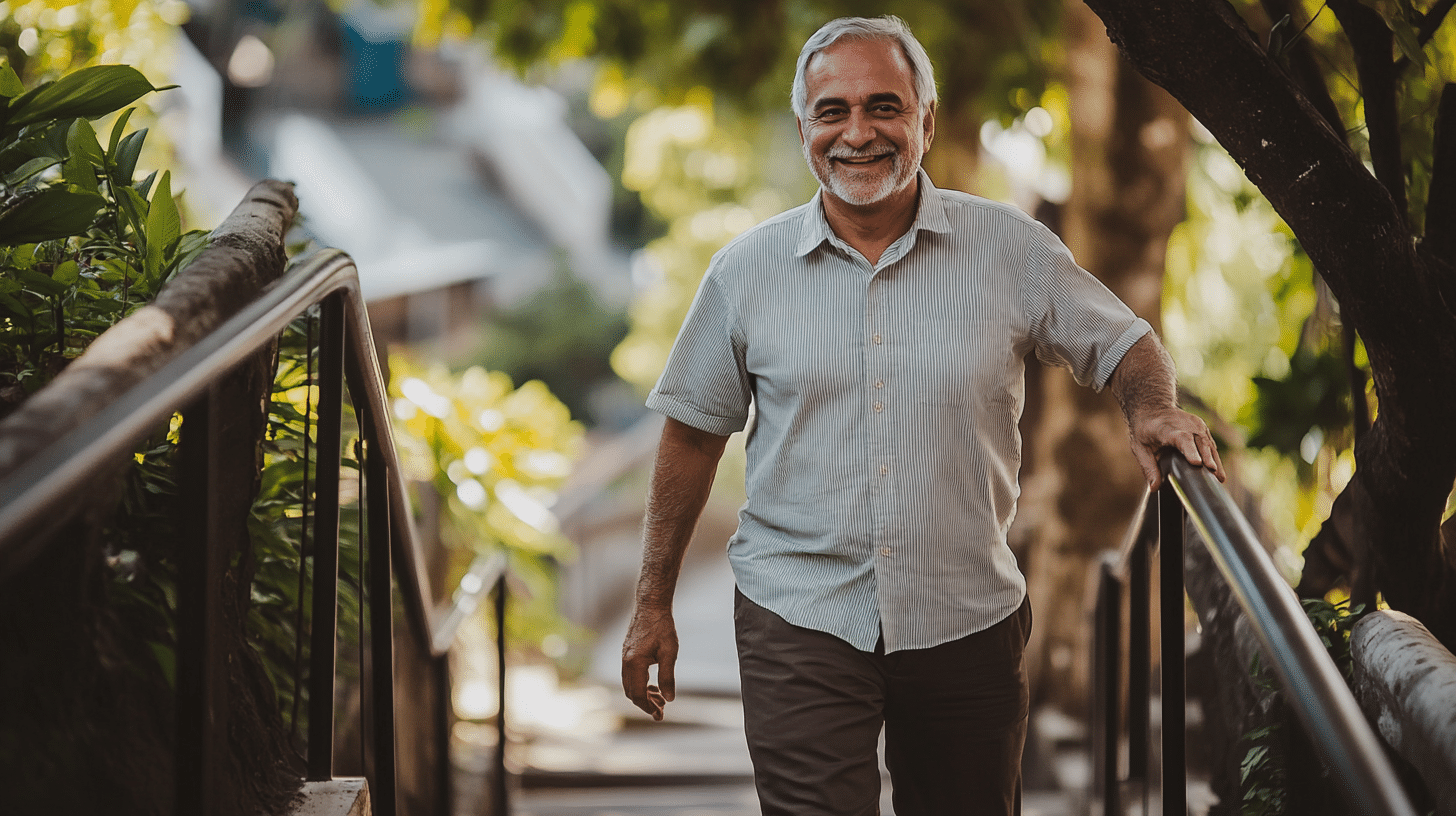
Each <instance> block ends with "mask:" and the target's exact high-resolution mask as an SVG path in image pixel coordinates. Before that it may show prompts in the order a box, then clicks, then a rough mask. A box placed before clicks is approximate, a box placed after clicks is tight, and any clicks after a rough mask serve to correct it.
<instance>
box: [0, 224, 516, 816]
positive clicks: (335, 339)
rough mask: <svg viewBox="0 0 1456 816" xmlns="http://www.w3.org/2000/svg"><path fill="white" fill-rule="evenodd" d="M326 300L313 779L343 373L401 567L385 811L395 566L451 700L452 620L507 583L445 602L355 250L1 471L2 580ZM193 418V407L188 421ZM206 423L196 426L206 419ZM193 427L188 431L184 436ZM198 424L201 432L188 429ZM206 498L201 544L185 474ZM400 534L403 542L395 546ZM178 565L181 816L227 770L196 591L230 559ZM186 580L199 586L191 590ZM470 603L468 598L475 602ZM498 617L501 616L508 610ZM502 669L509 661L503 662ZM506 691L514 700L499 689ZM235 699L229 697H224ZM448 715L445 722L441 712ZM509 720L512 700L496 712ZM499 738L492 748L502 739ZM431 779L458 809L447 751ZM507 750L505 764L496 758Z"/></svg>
mask: <svg viewBox="0 0 1456 816" xmlns="http://www.w3.org/2000/svg"><path fill="white" fill-rule="evenodd" d="M315 304H321V307H320V309H321V335H322V336H321V338H320V341H319V371H320V378H319V380H320V381H319V406H318V416H319V420H318V422H319V428H318V438H319V451H318V461H319V462H320V463H322V464H321V466H320V467H319V468H318V484H317V489H316V495H317V496H318V499H317V507H316V511H315V513H314V518H313V521H314V553H315V555H314V571H313V572H314V589H313V599H314V600H313V623H312V632H313V640H312V649H311V652H310V660H311V663H310V671H309V716H308V723H309V733H308V778H309V779H310V780H327V779H330V778H331V777H332V766H333V742H334V740H333V725H334V720H333V701H334V674H335V671H334V670H335V630H336V625H335V621H336V611H337V581H338V540H339V499H338V495H339V493H338V488H339V484H338V481H339V469H338V467H337V466H334V465H331V464H328V463H330V462H338V461H339V460H340V456H341V453H342V452H341V451H340V450H339V440H340V431H341V417H342V410H343V402H342V400H343V384H344V381H345V379H347V382H348V385H349V390H350V394H351V396H352V399H353V401H354V404H355V412H356V415H357V417H358V422H359V427H360V430H361V432H362V435H363V437H364V453H365V459H364V461H363V462H362V463H361V468H362V470H363V472H364V478H365V484H366V485H367V487H366V490H365V495H364V497H363V499H364V501H366V502H367V506H368V507H369V508H370V510H369V512H368V515H367V529H366V530H365V531H364V534H366V536H367V542H368V558H369V562H370V563H371V564H376V565H392V567H393V569H392V570H391V569H389V568H385V569H375V570H372V571H371V582H370V589H369V593H368V595H369V597H370V598H371V599H372V600H371V603H370V629H371V633H372V642H371V649H372V650H373V654H374V660H373V669H374V671H373V677H372V682H373V688H374V694H373V696H374V700H375V707H374V710H373V712H372V720H373V727H374V728H373V736H374V750H373V761H374V768H373V771H374V777H373V778H372V779H371V786H372V791H371V794H372V795H371V799H372V801H373V804H374V807H375V809H376V812H379V813H381V814H386V815H389V814H393V813H394V812H395V800H396V790H395V754H394V742H395V739H394V737H395V734H394V713H393V706H394V681H393V667H394V660H393V625H392V619H391V610H392V604H390V602H389V598H390V597H391V578H392V577H393V576H392V573H393V572H397V573H398V574H399V577H400V578H401V580H400V582H399V583H400V585H401V586H402V588H403V590H404V592H405V595H406V600H407V603H406V604H405V607H406V609H407V610H408V612H409V614H408V619H409V620H410V622H411V625H413V626H414V627H416V630H417V633H418V635H419V637H420V638H422V640H423V642H424V643H426V644H428V646H429V649H430V652H431V655H432V656H433V658H434V659H435V662H436V669H437V675H436V676H437V678H438V679H440V681H441V683H440V686H441V688H442V690H443V693H444V695H445V696H444V699H445V700H447V701H448V682H449V681H448V674H443V672H447V671H448V667H447V666H446V663H445V661H444V659H443V658H444V655H445V653H446V652H447V651H448V650H449V648H450V644H451V642H452V641H453V639H454V632H455V628H456V627H457V626H458V625H459V624H460V622H461V620H462V619H463V618H464V616H465V613H467V612H468V611H469V609H473V608H474V606H475V604H476V603H477V602H478V600H477V598H478V595H479V594H480V592H481V591H482V590H483V589H484V588H489V587H492V586H494V587H495V588H496V590H497V601H496V607H497V612H498V613H499V612H500V611H501V610H502V609H503V603H504V594H503V593H504V574H505V559H504V558H503V557H502V556H499V555H497V556H495V557H489V558H484V559H479V560H477V562H476V564H474V565H472V568H471V570H470V572H469V573H468V575H467V576H466V579H465V580H464V581H462V587H461V589H460V590H459V591H457V592H455V593H454V598H453V601H452V602H449V603H445V604H441V605H438V606H437V604H436V601H435V599H434V597H433V595H432V593H431V588H430V584H429V580H428V578H427V575H426V571H425V562H424V554H423V550H422V548H421V546H420V543H419V540H418V535H417V533H416V531H415V529H414V523H413V516H412V515H411V513H410V509H409V499H408V493H407V491H406V485H405V481H404V475H403V472H402V471H401V469H400V466H399V456H398V452H397V451H396V449H395V445H394V439H393V437H392V435H391V432H390V425H389V410H388V401H387V398H386V394H385V387H384V380H383V377H382V375H381V373H380V369H379V364H378V358H377V357H376V354H375V348H374V341H373V338H372V336H371V334H370V331H369V318H368V314H367V312H366V310H365V307H364V300H363V298H362V296H361V294H360V291H359V282H358V274H357V271H356V270H355V267H354V263H353V261H352V260H351V259H350V258H349V257H348V256H347V255H345V254H344V253H343V252H340V251H338V250H324V251H321V252H318V253H315V254H314V255H312V256H311V257H310V258H309V259H307V260H306V261H304V262H302V263H299V264H297V265H295V266H294V268H293V269H292V270H291V271H289V272H288V273H287V274H285V275H284V276H283V277H282V278H281V279H279V280H278V281H277V282H275V283H274V284H272V285H271V286H269V287H268V288H267V289H265V290H264V291H263V292H262V293H261V294H260V295H259V297H258V298H257V299H256V300H255V301H254V302H253V303H252V304H250V305H249V306H247V307H245V308H244V309H242V310H241V311H240V312H239V313H238V314H237V315H235V316H234V317H232V318H231V319H229V320H228V321H226V322H225V323H224V324H223V325H222V326H220V327H219V328H218V329H217V330H216V331H214V332H212V333H211V334H209V335H208V336H206V337H205V338H203V339H202V340H200V341H199V342H198V343H197V344H196V345H194V346H192V347H191V348H190V349H188V350H186V351H184V352H182V353H181V354H180V355H178V356H177V357H176V358H175V359H173V360H172V361H171V362H169V363H168V364H166V365H165V366H163V367H162V368H161V369H160V370H158V371H157V372H156V373H155V374H153V375H152V376H150V377H148V378H147V379H145V380H143V381H142V382H141V383H139V384H138V385H136V386H135V387H133V388H131V389H129V390H128V391H126V392H125V393H123V394H122V395H121V396H119V397H118V398H116V399H115V400H114V401H112V402H111V403H110V404H108V405H107V406H106V407H104V408H103V409H101V410H100V411H99V412H97V413H96V414H95V415H93V416H92V417H91V418H90V419H89V420H87V421H85V422H84V423H82V424H81V425H79V426H78V427H77V428H75V429H74V430H73V431H71V432H69V433H68V434H66V435H65V436H64V437H62V438H61V439H59V440H58V441H56V442H55V443H54V444H52V445H50V446H49V447H48V448H46V449H44V450H42V451H41V452H40V453H38V454H37V455H35V456H33V457H31V458H30V459H28V460H27V461H26V462H25V463H24V464H22V465H21V466H20V467H18V468H17V469H16V470H15V471H14V472H13V473H12V474H11V475H10V476H9V477H8V478H6V479H5V480H4V481H3V482H0V577H4V576H6V575H13V574H14V573H15V572H17V571H18V570H19V569H21V568H22V567H24V566H25V565H26V564H28V563H29V562H30V561H32V560H34V558H35V557H36V555H37V554H38V553H37V551H36V546H35V542H36V541H37V540H39V536H37V534H36V533H37V531H38V530H44V529H45V528H46V527H47V526H48V525H47V522H48V520H49V519H50V518H51V517H52V516H55V515H60V514H58V513H57V511H58V509H59V508H60V507H61V506H62V505H63V504H64V503H66V502H68V501H73V493H72V489H73V487H74V486H76V485H79V484H81V483H83V482H84V481H85V479H86V478H87V477H88V476H89V475H90V474H91V473H92V472H93V471H95V470H97V469H99V468H101V467H102V466H103V465H104V464H105V463H107V462H111V461H115V460H116V459H117V458H118V457H121V458H125V457H126V456H129V455H130V453H131V451H132V450H133V449H134V448H135V445H136V444H137V443H138V441H140V440H141V439H144V438H145V437H146V436H147V435H148V434H149V433H150V432H151V431H152V430H153V429H154V428H155V427H156V426H157V425H158V424H159V423H161V422H164V421H165V420H166V419H167V418H168V417H170V416H171V415H172V414H173V413H174V412H176V411H178V410H182V411H183V413H184V416H187V417H189V419H190V420H192V421H190V422H189V423H187V424H191V425H193V426H194V427H202V428H207V427H208V426H209V425H210V424H211V423H209V422H208V421H207V417H208V415H209V413H210V412H209V411H208V403H209V400H210V394H211V384H212V383H213V382H214V381H215V380H217V379H218V378H219V377H221V376H222V375H224V374H225V373H226V372H228V371H230V370H231V369H232V368H234V367H235V366H236V365H237V364H238V363H240V362H242V361H243V360H245V359H247V358H248V357H249V355H251V354H253V353H254V352H256V351H257V350H259V349H260V348H262V347H263V346H264V345H266V344H267V343H268V342H270V341H271V340H272V339H273V338H274V337H277V336H278V334H279V333H280V332H282V331H283V330H284V328H285V327H286V326H287V325H288V323H289V322H290V321H292V320H293V319H294V318H295V317H297V316H299V315H302V314H304V313H305V312H307V311H308V310H309V309H311V308H312V307H313V306H314V305H315ZM193 418H196V419H193ZM198 419H200V420H202V421H201V422H197V421H196V420H198ZM186 433H189V431H187V430H186V429H185V428H184V434H186ZM192 433H195V432H192ZM216 433H217V429H215V428H213V429H211V430H208V431H206V432H204V433H202V434H200V435H198V436H196V437H192V438H194V439H196V440H197V441H198V442H199V443H200V444H201V446H206V445H207V444H208V438H209V437H212V436H214V435H215V434H216ZM194 452H195V454H196V455H194V456H193V459H194V461H198V460H200V461H201V463H202V466H201V467H200V468H199V473H200V475H201V478H202V479H204V480H205V479H206V474H207V472H208V468H207V467H206V458H207V454H206V453H205V451H198V449H197V448H194ZM187 487H188V488H189V489H192V490H193V491H195V492H194V495H196V496H198V497H199V501H200V503H201V505H202V506H201V507H197V508H194V510H193V512H192V515H193V516H194V518H193V519H191V520H189V521H187V522H185V523H188V524H192V525H196V528H197V529H198V530H199V533H200V534H201V536H202V537H203V540H207V538H206V537H207V530H208V528H209V526H210V524H211V519H210V518H209V517H208V513H207V511H206V509H205V507H206V504H207V501H206V498H207V495H208V491H207V487H206V484H205V482H204V483H203V484H200V485H195V484H194V485H188V486H187ZM393 542H397V543H398V544H400V545H402V546H392V543H393ZM199 549H200V550H201V551H202V552H201V553H200V554H199V555H198V556H197V557H195V558H193V559H191V561H192V563H190V564H183V565H182V566H181V567H180V570H181V574H180V575H179V579H180V580H179V593H180V595H179V613H178V629H179V631H178V721H179V722H178V740H179V742H178V752H177V753H178V765H177V779H178V792H177V812H179V813H209V812H215V811H216V810H217V808H216V807H215V806H214V805H215V803H214V802H212V801H211V798H210V797H212V796H214V795H215V787H214V786H213V785H212V784H211V783H210V780H209V773H210V769H212V768H214V767H216V766H217V762H216V760H217V756H216V752H218V751H220V750H222V748H221V744H220V741H221V739H222V738H223V735H221V734H218V733H216V731H218V730H219V729H218V728H217V722H218V720H219V717H218V710H217V709H218V707H219V705H220V703H219V701H220V699H221V698H220V697H219V696H218V694H219V692H218V688H219V686H221V685H222V684H223V683H224V680H223V674H222V668H221V667H220V666H219V665H217V660H216V658H217V654H216V650H215V649H210V648H209V638H208V633H209V632H210V631H211V626H212V622H213V621H214V620H215V619H216V614H217V606H218V599H217V598H214V597H211V596H210V593H208V592H207V591H205V590H202V589H200V588H201V587H205V586H209V585H211V586H215V583H214V582H213V580H212V579H213V578H215V576H216V575H217V574H218V573H219V572H220V570H221V569H222V568H223V567H224V566H225V565H223V564H220V563H218V561H219V559H218V558H216V557H215V556H216V553H210V551H211V550H212V549H213V548H208V547H203V548H199ZM188 587H192V588H190V589H189V588H188ZM467 607H468V609H467ZM498 623H499V621H498ZM502 674H503V672H502ZM502 699H504V697H502ZM222 707H223V708H225V706H222ZM446 724H447V723H446ZM497 725H498V728H499V729H500V730H501V731H503V730H504V706H502V712H501V716H500V717H499V719H498V723H497ZM441 736H442V740H443V743H442V744H441V745H439V746H437V747H438V748H439V756H440V757H442V758H443V757H447V756H448V739H449V736H448V729H442V735H441ZM504 746H505V740H504V738H503V734H502V739H501V740H500V743H499V745H498V748H497V751H498V754H499V753H500V752H501V751H503V750H504ZM440 764H441V768H440V772H439V773H440V776H439V778H438V779H437V783H436V784H437V786H438V791H437V796H438V797H439V798H438V801H437V803H436V806H437V807H438V808H440V812H441V813H446V812H448V809H449V808H448V803H449V789H450V779H449V763H448V761H442V762H441V763H440ZM502 764H503V763H502V758H501V757H500V756H498V757H497V767H498V768H500V767H502ZM497 777H498V778H497V779H496V780H495V782H496V787H497V788H498V789H499V790H498V791H497V792H495V794H494V798H495V800H496V801H497V802H499V803H501V804H504V777H503V774H500V773H497Z"/></svg>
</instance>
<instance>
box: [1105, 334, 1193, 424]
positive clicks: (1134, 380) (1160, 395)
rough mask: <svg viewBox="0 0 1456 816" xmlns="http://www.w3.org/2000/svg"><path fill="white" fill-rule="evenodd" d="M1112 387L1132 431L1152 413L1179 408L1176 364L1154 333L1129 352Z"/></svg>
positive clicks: (1133, 345)
mask: <svg viewBox="0 0 1456 816" xmlns="http://www.w3.org/2000/svg"><path fill="white" fill-rule="evenodd" d="M1109 384H1110V385H1111V387H1112V396H1113V397H1114V398H1116V399H1117V404H1118V405H1119V406H1121V408H1122V415H1123V417H1124V418H1125V419H1126V420H1127V424H1128V426H1129V427H1135V426H1136V425H1137V418H1138V417H1139V416H1140V415H1143V414H1146V413H1147V412H1149V411H1166V410H1171V409H1174V408H1177V407H1178V381H1177V375H1176V374H1175V373H1174V369H1173V360H1172V358H1170V357H1169V356H1168V352H1167V351H1165V350H1164V349H1163V345H1162V344H1161V343H1159V342H1158V338H1156V337H1155V336H1153V334H1152V333H1151V332H1150V333H1148V334H1145V335H1143V336H1142V338H1141V339H1139V340H1138V341H1137V342H1136V343H1133V344H1132V348H1130V349H1128V350H1127V353H1126V354H1124V355H1123V357H1122V362H1120V363H1118V364H1117V368H1116V369H1114V370H1113V372H1112V379H1111V381H1110V383H1109Z"/></svg>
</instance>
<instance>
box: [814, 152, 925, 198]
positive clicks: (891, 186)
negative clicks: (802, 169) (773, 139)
mask: <svg viewBox="0 0 1456 816" xmlns="http://www.w3.org/2000/svg"><path fill="white" fill-rule="evenodd" d="M860 155H875V153H874V152H873V151H865V152H864V153H863V154H859V153H855V152H854V151H847V150H839V151H836V152H834V153H832V154H831V156H826V157H823V158H820V157H817V156H814V155H813V154H812V153H811V152H810V150H809V144H808V143H807V142H805V143H804V159H805V160H806V161H807V162H808V163H809V169H810V170H811V171H812V172H813V173H814V177H815V178H817V179H819V183H820V184H822V185H824V189H826V190H828V191H829V192H830V193H831V194H833V195H834V197H835V198H838V199H840V200H841V201H844V202H845V203H847V204H853V205H855V206H865V205H867V204H876V203H878V202H881V201H884V200H885V199H886V198H889V197H890V196H891V195H894V194H895V193H898V192H900V191H901V190H903V189H905V187H906V186H908V185H909V184H910V183H911V182H912V181H914V180H915V176H916V170H917V169H918V162H916V163H911V162H909V161H906V158H905V154H904V153H902V152H899V151H896V152H895V153H894V154H893V155H891V156H890V163H889V167H888V168H885V169H882V170H881V171H880V173H879V174H878V178H866V177H865V174H859V173H856V176H857V177H856V178H854V179H851V178H846V173H844V172H843V171H842V168H843V165H840V164H837V163H836V162H835V161H834V159H833V158H831V157H839V158H855V157H857V156H860ZM849 172H850V173H855V172H856V171H849Z"/></svg>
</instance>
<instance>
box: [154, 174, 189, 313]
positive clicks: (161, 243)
mask: <svg viewBox="0 0 1456 816" xmlns="http://www.w3.org/2000/svg"><path fill="white" fill-rule="evenodd" d="M181 234H182V219H181V217H180V216H179V215H178V214H177V202H176V201H173V200H172V171H171V170H168V171H166V172H164V173H162V178H161V179H160V180H159V181H158V182H157V191H156V193H154V194H153V195H152V206H151V208H150V209H149V210H148V211H147V260H146V274H147V280H149V281H151V282H152V284H153V285H155V284H156V283H158V282H159V281H160V279H161V274H162V267H163V263H164V262H165V260H166V254H165V250H166V248H167V246H168V245H169V244H171V243H172V242H173V241H175V240H177V237H178V236H179V235H181Z"/></svg>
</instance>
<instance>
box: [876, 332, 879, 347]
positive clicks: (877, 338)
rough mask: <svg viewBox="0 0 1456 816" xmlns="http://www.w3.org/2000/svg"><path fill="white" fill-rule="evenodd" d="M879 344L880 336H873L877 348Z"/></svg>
mask: <svg viewBox="0 0 1456 816" xmlns="http://www.w3.org/2000/svg"><path fill="white" fill-rule="evenodd" d="M879 344H880V336H879V335H878V334H877V335H875V345H877V346H878V345H879Z"/></svg>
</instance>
